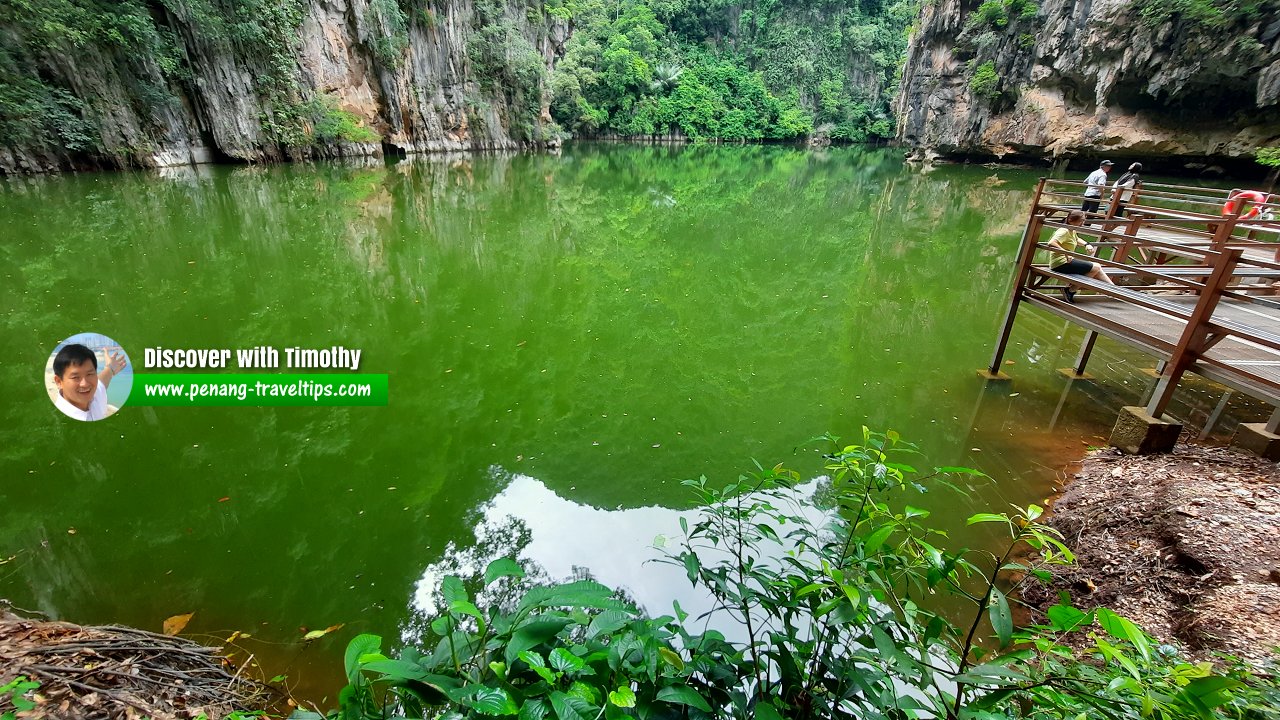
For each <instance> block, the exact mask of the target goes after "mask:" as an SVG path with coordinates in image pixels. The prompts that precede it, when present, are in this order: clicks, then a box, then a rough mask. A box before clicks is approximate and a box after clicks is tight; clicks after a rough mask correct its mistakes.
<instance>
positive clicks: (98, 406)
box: [44, 333, 133, 420]
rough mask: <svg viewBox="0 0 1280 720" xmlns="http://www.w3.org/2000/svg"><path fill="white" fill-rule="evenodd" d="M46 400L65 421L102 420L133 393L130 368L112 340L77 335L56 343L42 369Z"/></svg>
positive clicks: (103, 337) (104, 337) (122, 352)
mask: <svg viewBox="0 0 1280 720" xmlns="http://www.w3.org/2000/svg"><path fill="white" fill-rule="evenodd" d="M44 383H45V387H46V388H47V389H48V390H49V399H50V400H52V401H53V406H54V407H56V408H58V409H59V410H61V411H62V412H63V414H65V415H66V416H67V417H70V418H75V419H76V420H101V419H103V418H105V417H110V416H111V415H112V414H114V413H115V411H117V410H119V409H120V408H121V407H123V406H124V404H125V402H126V401H127V400H128V399H129V392H130V391H131V390H133V364H132V363H130V362H129V356H128V355H127V354H125V351H124V350H123V349H122V348H121V347H120V346H119V345H117V344H116V341H115V340H112V339H111V338H109V337H107V336H106V335H100V334H98V333H78V334H76V335H72V336H71V337H69V338H67V339H66V340H63V341H62V342H60V343H58V346H57V347H55V348H54V349H53V353H51V354H50V355H49V362H48V363H47V364H46V365H45V368H44Z"/></svg>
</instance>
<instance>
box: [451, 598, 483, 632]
mask: <svg viewBox="0 0 1280 720" xmlns="http://www.w3.org/2000/svg"><path fill="white" fill-rule="evenodd" d="M449 612H450V613H453V614H454V615H470V616H471V617H473V618H475V619H476V622H478V623H480V634H481V635H483V634H484V633H485V629H486V628H487V627H488V624H486V623H485V621H484V615H481V614H480V609H479V608H477V607H476V606H475V605H473V604H472V603H471V601H470V600H455V601H453V602H451V603H449Z"/></svg>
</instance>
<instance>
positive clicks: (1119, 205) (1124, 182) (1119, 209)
mask: <svg viewBox="0 0 1280 720" xmlns="http://www.w3.org/2000/svg"><path fill="white" fill-rule="evenodd" d="M1140 172H1142V163H1138V162H1136V163H1134V164H1132V165H1130V166H1129V172H1127V173H1125V174H1123V175H1121V176H1120V178H1119V179H1118V180H1116V184H1115V185H1112V186H1111V188H1112V189H1113V190H1116V189H1119V190H1120V195H1119V197H1117V198H1116V201H1115V202H1116V211H1115V212H1113V213H1111V216H1112V217H1123V216H1124V206H1125V205H1127V204H1128V203H1129V201H1130V200H1131V199H1133V189H1134V188H1135V187H1137V186H1138V185H1139V184H1140V183H1141V182H1142V176H1141V175H1139V174H1138V173H1140Z"/></svg>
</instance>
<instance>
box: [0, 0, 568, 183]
mask: <svg viewBox="0 0 1280 720" xmlns="http://www.w3.org/2000/svg"><path fill="white" fill-rule="evenodd" d="M71 4H73V3H67V2H64V3H63V5H64V6H70V5H71ZM24 5H35V6H37V7H39V6H40V5H41V3H24V4H15V5H12V6H10V7H9V8H7V9H4V10H0V100H4V101H6V102H5V103H3V104H5V105H7V106H6V107H0V173H2V174H11V173H21V172H41V171H49V170H57V169H68V168H85V167H128V166H166V165H175V164H184V163H190V162H206V161H210V160H220V159H235V160H240V161H246V162H256V161H270V160H279V159H290V158H306V157H317V156H337V155H378V154H381V153H383V152H384V151H385V152H391V153H400V152H415V151H425V150H444V149H491V148H518V147H525V146H536V145H540V144H544V143H545V142H548V141H550V142H555V139H554V138H555V133H554V132H553V128H551V127H549V123H550V118H549V115H547V112H546V105H547V103H546V100H545V99H544V97H543V95H544V92H543V86H544V85H545V74H546V70H547V69H548V68H550V66H551V64H552V62H553V60H554V58H555V57H556V55H557V54H558V53H561V52H562V48H563V43H564V41H565V38H566V37H567V35H568V32H569V29H568V26H567V23H566V22H565V21H562V20H558V19H556V18H554V17H549V16H543V15H542V14H541V13H537V12H533V11H530V10H528V9H527V8H526V5H525V4H524V3H522V2H519V1H518V0H431V2H429V3H427V4H426V5H425V6H424V5H422V4H420V3H418V4H413V3H410V4H404V3H399V2H397V0H264V1H262V2H256V3H255V2H252V1H251V0H123V1H122V2H121V6H127V7H132V8H134V9H135V10H136V12H135V13H134V14H133V15H124V16H123V17H124V18H125V19H126V20H128V21H129V22H127V23H126V22H123V21H122V22H118V23H116V26H110V27H105V28H104V27H103V23H101V22H99V23H98V24H97V25H93V26H92V27H93V29H94V30H95V33H96V34H95V33H91V32H88V31H81V30H79V29H78V28H79V27H80V26H74V25H71V22H72V20H76V18H72V20H67V21H66V24H65V25H63V26H58V25H54V26H53V27H54V29H55V30H57V33H56V34H53V33H51V34H50V37H51V38H53V40H45V39H44V38H34V37H32V34H33V33H35V32H37V31H39V32H44V31H45V30H46V29H47V28H49V27H50V23H51V22H52V21H51V20H50V19H49V18H50V17H51V16H52V17H53V18H54V20H61V19H62V18H60V17H58V16H56V15H54V14H53V10H50V9H49V8H50V7H53V6H54V3H53V2H49V3H48V5H49V7H42V8H41V12H42V14H41V16H40V17H38V18H37V17H34V16H33V17H23V16H22V9H23V7H24ZM218 13H220V14H218ZM265 13H273V15H266V14H265ZM76 21H77V22H80V24H81V26H83V25H85V24H86V23H87V22H88V21H83V20H76ZM24 23H25V24H24ZM147 23H151V25H150V26H148V25H147ZM117 26H118V27H117ZM33 28H34V29H35V30H33ZM68 28H70V29H68ZM495 28H497V30H496V31H495ZM144 35H145V37H150V38H152V41H150V43H149V44H147V43H143V42H141V41H138V40H137V38H138V37H143V36H144ZM143 47H145V48H153V49H154V48H160V50H154V52H156V53H157V55H159V56H158V57H149V56H148V54H147V53H146V52H140V51H139V48H143ZM521 64H522V65H521ZM518 70H524V71H527V72H523V74H520V75H519V77H515V78H514V79H513V78H508V77H507V75H514V74H516V71H518ZM11 98H15V99H16V101H15V102H12V103H9V102H7V101H9V100H10V99H11Z"/></svg>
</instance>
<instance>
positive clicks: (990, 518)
mask: <svg viewBox="0 0 1280 720" xmlns="http://www.w3.org/2000/svg"><path fill="white" fill-rule="evenodd" d="M989 522H998V523H1008V522H1009V518H1007V517H1005V516H1004V515H997V514H996V513H978V514H977V515H971V516H970V517H969V519H968V520H967V521H965V524H966V525H977V524H978V523H989Z"/></svg>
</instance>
